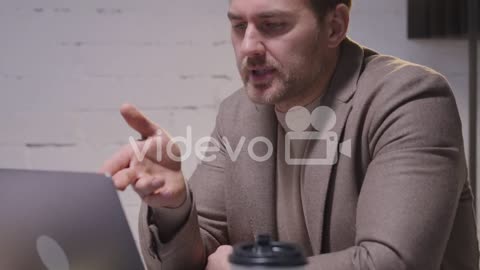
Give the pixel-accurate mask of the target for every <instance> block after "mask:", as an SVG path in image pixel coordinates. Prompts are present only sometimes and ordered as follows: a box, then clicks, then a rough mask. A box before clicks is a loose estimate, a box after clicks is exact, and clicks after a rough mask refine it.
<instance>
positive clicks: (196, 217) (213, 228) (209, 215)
mask: <svg viewBox="0 0 480 270" xmlns="http://www.w3.org/2000/svg"><path fill="white" fill-rule="evenodd" d="M221 108H222V106H221V107H220V111H221ZM211 138H212V139H211V141H210V144H209V146H210V147H211V149H216V151H211V152H209V154H206V155H205V156H206V158H205V159H204V160H203V161H202V162H201V163H200V164H199V165H198V167H197V168H196V170H195V171H194V173H193V175H192V177H191V178H190V180H189V181H188V186H189V189H190V191H191V192H190V196H191V198H192V203H191V209H190V211H189V214H188V218H187V219H186V221H185V223H184V224H183V225H182V226H180V228H179V229H178V230H177V232H176V233H175V235H173V236H172V237H171V240H169V241H168V242H167V243H162V241H161V240H160V239H159V236H158V227H157V226H156V225H155V224H152V223H151V222H149V215H148V213H149V211H148V207H147V206H146V205H145V204H143V205H142V208H141V211H140V217H139V234H140V246H141V251H142V254H143V257H144V260H145V264H146V267H147V269H151V270H153V269H162V270H170V269H171V270H178V269H184V270H190V269H191V270H202V269H204V267H205V265H206V262H207V258H208V255H210V254H211V253H213V252H214V251H215V250H216V249H217V247H219V246H220V245H225V244H228V234H227V220H226V214H225V201H224V179H225V173H224V170H225V166H226V161H227V159H226V150H225V147H224V144H223V142H222V140H221V138H222V135H221V123H220V113H219V116H217V121H216V126H215V129H214V130H213V133H212V136H211ZM158 219H159V218H158V217H157V220H158ZM156 223H158V224H161V221H158V222H156Z"/></svg>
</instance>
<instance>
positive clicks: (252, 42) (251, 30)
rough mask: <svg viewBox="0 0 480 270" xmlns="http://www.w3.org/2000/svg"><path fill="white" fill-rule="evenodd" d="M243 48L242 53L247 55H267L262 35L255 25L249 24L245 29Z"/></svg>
mask: <svg viewBox="0 0 480 270" xmlns="http://www.w3.org/2000/svg"><path fill="white" fill-rule="evenodd" d="M241 48H242V54H243V56H245V57H258V56H263V55H265V45H264V43H263V39H262V36H261V34H260V33H259V32H258V31H257V29H256V27H255V26H254V25H252V24H251V25H249V26H248V27H247V29H246V30H245V35H244V36H243V41H242V47H241Z"/></svg>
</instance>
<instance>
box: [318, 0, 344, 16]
mask: <svg viewBox="0 0 480 270" xmlns="http://www.w3.org/2000/svg"><path fill="white" fill-rule="evenodd" d="M310 4H311V5H312V8H313V11H314V12H315V14H316V15H317V17H318V18H319V19H323V17H324V16H325V15H326V14H327V12H328V11H330V10H332V9H334V8H335V7H336V6H337V5H339V4H345V5H347V6H348V7H349V8H350V7H351V6H352V0H310Z"/></svg>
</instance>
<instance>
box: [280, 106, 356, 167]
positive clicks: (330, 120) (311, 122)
mask: <svg viewBox="0 0 480 270" xmlns="http://www.w3.org/2000/svg"><path fill="white" fill-rule="evenodd" d="M285 122H286V125H287V127H288V129H290V130H291V131H288V132H287V133H286V134H285V162H286V163H287V164H289V165H334V164H336V163H337V161H338V153H339V152H340V153H341V154H344V155H346V156H348V157H351V140H347V141H345V142H342V143H339V136H338V134H337V133H336V132H334V131H332V129H333V128H334V126H335V124H336V122H337V117H336V114H335V112H334V111H333V110H332V109H331V108H329V107H326V106H319V107H317V108H316V109H314V110H313V111H312V112H311V113H310V111H309V110H308V109H307V108H305V107H300V106H297V107H293V108H291V109H290V110H289V111H288V112H287V114H286V118H285ZM310 126H311V127H312V128H313V129H309V127H310ZM294 141H309V142H312V141H319V142H321V143H324V145H325V148H324V149H323V151H324V153H322V154H324V156H322V157H300V158H299V157H293V156H292V153H291V149H292V143H293V142H294Z"/></svg>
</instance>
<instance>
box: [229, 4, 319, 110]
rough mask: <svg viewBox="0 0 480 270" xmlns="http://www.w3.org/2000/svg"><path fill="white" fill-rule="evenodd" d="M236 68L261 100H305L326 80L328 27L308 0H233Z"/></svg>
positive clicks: (251, 92)
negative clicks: (320, 19) (321, 21)
mask: <svg viewBox="0 0 480 270" xmlns="http://www.w3.org/2000/svg"><path fill="white" fill-rule="evenodd" d="M228 17H229V19H230V22H231V37H232V44H233V48H234V50H235V55H236V61H237V67H238V69H239V71H240V75H241V77H242V80H243V82H244V84H245V88H246V90H247V94H248V96H249V97H250V99H251V100H252V101H254V102H256V103H264V104H279V103H282V102H286V101H288V100H291V99H301V98H302V96H305V95H308V93H309V91H310V92H311V91H313V90H312V89H314V88H315V87H316V85H317V84H318V81H319V80H321V75H322V73H324V72H323V63H324V62H325V61H324V59H325V54H326V51H327V50H326V48H327V45H326V42H327V41H326V39H327V35H326V33H325V32H326V31H325V30H324V29H323V28H322V24H320V23H319V22H318V20H317V17H316V16H315V13H314V12H313V10H312V9H311V7H310V4H309V0H231V1H230V10H229V12H228Z"/></svg>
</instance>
